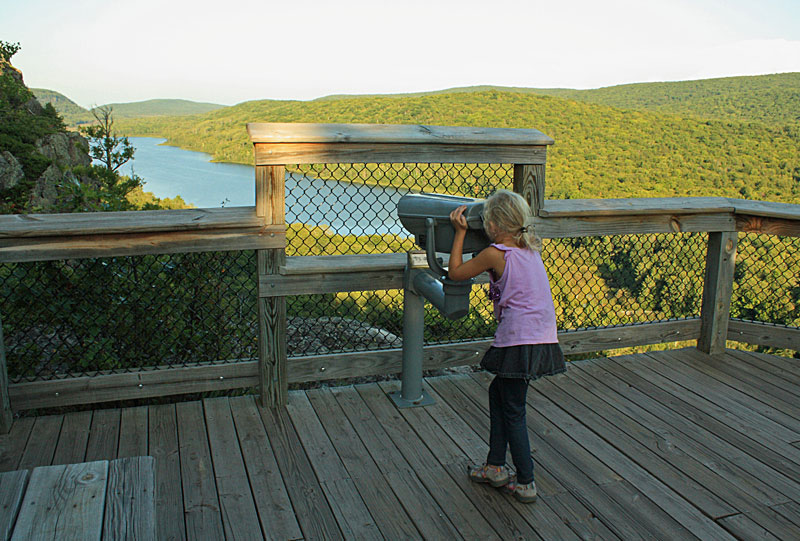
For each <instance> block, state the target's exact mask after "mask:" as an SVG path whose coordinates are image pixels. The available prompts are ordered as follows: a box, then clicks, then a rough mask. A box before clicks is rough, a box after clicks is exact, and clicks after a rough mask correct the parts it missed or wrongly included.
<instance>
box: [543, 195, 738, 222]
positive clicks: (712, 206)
mask: <svg viewBox="0 0 800 541" xmlns="http://www.w3.org/2000/svg"><path fill="white" fill-rule="evenodd" d="M733 211H734V206H733V205H732V204H731V203H730V201H729V200H728V199H726V198H724V197H650V198H640V199H559V200H549V201H547V202H546V203H545V205H544V207H543V208H542V211H541V216H542V217H544V218H556V217H563V216H580V217H587V216H631V215H637V216H642V215H648V214H713V213H719V212H723V213H726V212H727V213H731V212H733Z"/></svg>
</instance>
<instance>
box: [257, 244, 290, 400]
mask: <svg viewBox="0 0 800 541" xmlns="http://www.w3.org/2000/svg"><path fill="white" fill-rule="evenodd" d="M285 261H286V253H285V252H284V251H283V250H259V252H258V276H259V281H261V279H264V278H266V277H269V276H271V275H275V274H277V273H278V270H279V269H280V267H281V265H284V264H285ZM286 325H287V322H286V297H283V296H278V297H269V298H263V297H262V298H259V299H258V362H259V388H260V393H261V400H260V404H261V405H262V406H267V405H269V406H285V405H286V400H287V391H288V377H287V360H286V358H287V352H286Z"/></svg>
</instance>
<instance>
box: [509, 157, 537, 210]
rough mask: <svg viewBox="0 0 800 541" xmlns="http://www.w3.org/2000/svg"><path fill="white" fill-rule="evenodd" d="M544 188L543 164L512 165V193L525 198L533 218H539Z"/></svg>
mask: <svg viewBox="0 0 800 541" xmlns="http://www.w3.org/2000/svg"><path fill="white" fill-rule="evenodd" d="M544 188H545V166H544V164H540V165H523V164H515V165H514V191H515V192H517V193H518V194H520V195H522V197H524V198H525V201H527V202H528V205H530V207H531V210H532V211H533V215H534V216H539V212H540V211H541V209H542V206H543V205H544Z"/></svg>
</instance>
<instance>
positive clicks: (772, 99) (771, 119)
mask: <svg viewBox="0 0 800 541" xmlns="http://www.w3.org/2000/svg"><path fill="white" fill-rule="evenodd" d="M534 92H537V93H542V94H547V95H551V96H559V97H564V98H570V99H574V100H580V101H586V102H589V103H599V104H602V105H610V106H612V107H622V108H626V109H642V110H648V111H658V112H662V113H675V114H681V115H685V116H698V117H702V118H713V119H726V120H742V121H753V120H755V121H760V122H767V123H770V124H786V123H800V73H780V74H775V75H759V76H754V77H724V78H719V79H702V80H699V81H678V82H670V83H636V84H628V85H619V86H609V87H605V88H597V89H592V90H570V89H541V90H534Z"/></svg>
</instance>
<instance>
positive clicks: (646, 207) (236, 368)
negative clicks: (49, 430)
mask: <svg viewBox="0 0 800 541" xmlns="http://www.w3.org/2000/svg"><path fill="white" fill-rule="evenodd" d="M248 130H249V132H250V135H251V138H252V140H253V143H254V149H255V166H256V167H255V177H256V189H255V206H253V207H241V208H223V209H189V210H172V211H145V212H121V213H87V214H71V215H6V216H0V263H11V262H26V261H44V260H57V259H73V258H95V257H110V256H122V255H143V254H166V253H182V252H204V251H221V250H222V251H224V250H256V251H257V254H258V283H259V293H258V297H259V300H258V320H259V325H258V327H259V347H258V350H259V355H258V360H253V361H242V362H236V363H229V364H214V365H207V366H192V367H184V368H165V369H146V370H142V371H139V372H132V373H108V374H101V375H97V376H92V377H77V378H67V379H59V380H49V381H34V382H24V383H11V384H9V382H8V378H7V371H6V362H5V352H4V349H3V346H2V334H0V398H1V399H2V415H1V416H0V430H2V431H4V432H5V431H7V430H8V428H9V427H10V424H11V412H12V409H15V410H23V409H31V408H42V407H51V406H65V405H70V404H90V403H95V402H103V401H112V400H124V399H136V398H146V397H154V396H165V395H175V394H183V393H192V392H203V391H217V390H226V389H232V388H242V387H253V386H258V387H259V388H260V391H261V400H262V403H264V404H270V405H280V404H284V403H285V402H286V397H287V387H288V384H289V383H292V382H305V381H314V380H323V379H337V378H348V377H357V376H365V375H372V374H380V373H392V372H399V371H400V366H401V351H400V350H399V349H398V350H381V351H362V352H352V353H340V354H332V355H314V356H305V357H298V358H292V359H291V366H290V365H289V360H288V359H287V353H286V322H287V317H286V296H289V295H300V294H313V293H333V292H344V291H369V290H384V289H398V288H401V287H402V274H403V269H404V265H405V254H384V255H345V256H316V257H314V256H306V257H300V256H298V257H288V258H287V257H286V255H285V243H286V236H285V235H286V233H285V229H286V226H285V223H284V222H285V215H284V210H285V209H284V206H285V186H284V181H285V166H286V165H287V164H319V163H408V162H414V163H427V162H430V163H511V164H514V168H513V171H514V177H513V188H514V190H515V191H518V192H519V193H522V194H523V195H524V196H525V197H526V198H527V199H528V201H529V202H530V203H531V206H532V208H533V210H534V213H535V214H536V228H537V231H538V232H539V234H540V235H541V236H542V237H544V238H565V237H583V236H604V235H619V234H626V235H628V234H646V233H676V232H708V233H709V246H708V255H707V264H706V277H705V283H704V289H703V304H702V312H701V316H700V317H699V318H693V319H682V320H673V321H663V322H657V323H647V324H637V325H631V326H617V327H611V328H597V329H586V330H578V331H568V332H561V333H560V334H559V340H560V342H561V344H562V347H563V348H564V350H565V352H566V353H568V354H570V353H573V354H574V353H584V352H591V351H598V350H606V349H613V348H619V347H630V346H638V345H644V344H653V343H661V342H672V341H679V340H680V341H685V340H697V343H698V347H699V348H700V349H701V350H703V351H705V352H707V353H716V352H720V351H722V350H723V349H724V347H725V341H726V339H729V340H739V341H743V342H750V343H755V344H762V345H769V346H775V347H784V348H789V349H800V345H799V344H800V329H797V328H787V327H776V326H771V325H761V324H758V323H746V322H738V321H733V322H732V321H731V320H730V315H729V312H730V301H731V288H732V283H733V269H734V260H735V254H736V245H737V233H738V232H752V231H756V232H762V233H767V234H772V235H781V236H793V237H797V236H800V205H788V204H779V203H762V202H751V201H741V200H733V199H726V198H665V199H618V200H615V199H610V200H564V201H545V200H544V186H545V162H546V155H547V147H548V145H550V144H552V143H553V140H552V139H550V138H549V137H547V136H545V135H544V134H542V133H541V132H538V131H536V130H506V129H483V128H480V129H479V128H443V127H430V126H362V125H318V124H314V125H307V124H250V125H248ZM0 317H2V310H1V309H0ZM0 329H1V327H0ZM489 343H490V341H488V340H482V341H474V342H467V343H458V344H445V345H434V346H429V347H426V349H425V352H426V353H425V355H426V357H425V359H424V367H425V368H426V369H435V368H442V367H450V366H461V365H466V364H475V361H476V359H478V358H479V356H480V355H481V353H482V352H483V351H484V350H485V348H486V347H488V345H489Z"/></svg>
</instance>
